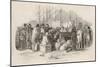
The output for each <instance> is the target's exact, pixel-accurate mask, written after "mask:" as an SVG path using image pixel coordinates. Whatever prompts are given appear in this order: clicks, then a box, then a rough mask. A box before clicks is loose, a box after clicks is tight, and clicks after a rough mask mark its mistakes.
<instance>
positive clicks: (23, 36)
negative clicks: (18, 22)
mask: <svg viewBox="0 0 100 67" xmlns="http://www.w3.org/2000/svg"><path fill="white" fill-rule="evenodd" d="M19 38H20V39H19V41H20V49H21V50H23V49H25V48H26V31H25V29H24V28H22V29H21V31H20V36H19Z"/></svg>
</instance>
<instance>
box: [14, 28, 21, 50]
mask: <svg viewBox="0 0 100 67" xmlns="http://www.w3.org/2000/svg"><path fill="white" fill-rule="evenodd" d="M20 31H21V29H20V27H18V28H17V31H16V41H15V43H16V49H19V48H20Z"/></svg>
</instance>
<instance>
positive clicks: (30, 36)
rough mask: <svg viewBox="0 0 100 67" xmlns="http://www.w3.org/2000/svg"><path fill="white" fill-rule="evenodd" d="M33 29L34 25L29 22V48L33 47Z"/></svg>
mask: <svg viewBox="0 0 100 67" xmlns="http://www.w3.org/2000/svg"><path fill="white" fill-rule="evenodd" d="M32 30H33V28H32V26H31V24H29V25H28V43H27V44H28V45H27V47H28V48H31V47H32Z"/></svg>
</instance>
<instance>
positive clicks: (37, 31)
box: [32, 24, 40, 51]
mask: <svg viewBox="0 0 100 67" xmlns="http://www.w3.org/2000/svg"><path fill="white" fill-rule="evenodd" d="M39 37H40V27H39V24H37V25H36V27H35V28H34V29H33V32H32V50H33V51H37V43H38V42H39Z"/></svg>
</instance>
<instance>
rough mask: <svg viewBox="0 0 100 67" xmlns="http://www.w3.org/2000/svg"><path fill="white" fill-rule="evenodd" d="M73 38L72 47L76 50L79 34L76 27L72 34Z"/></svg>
mask: <svg viewBox="0 0 100 67" xmlns="http://www.w3.org/2000/svg"><path fill="white" fill-rule="evenodd" d="M71 40H72V45H73V47H72V49H73V50H76V44H77V42H76V41H77V34H76V27H73V28H72V36H71Z"/></svg>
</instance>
